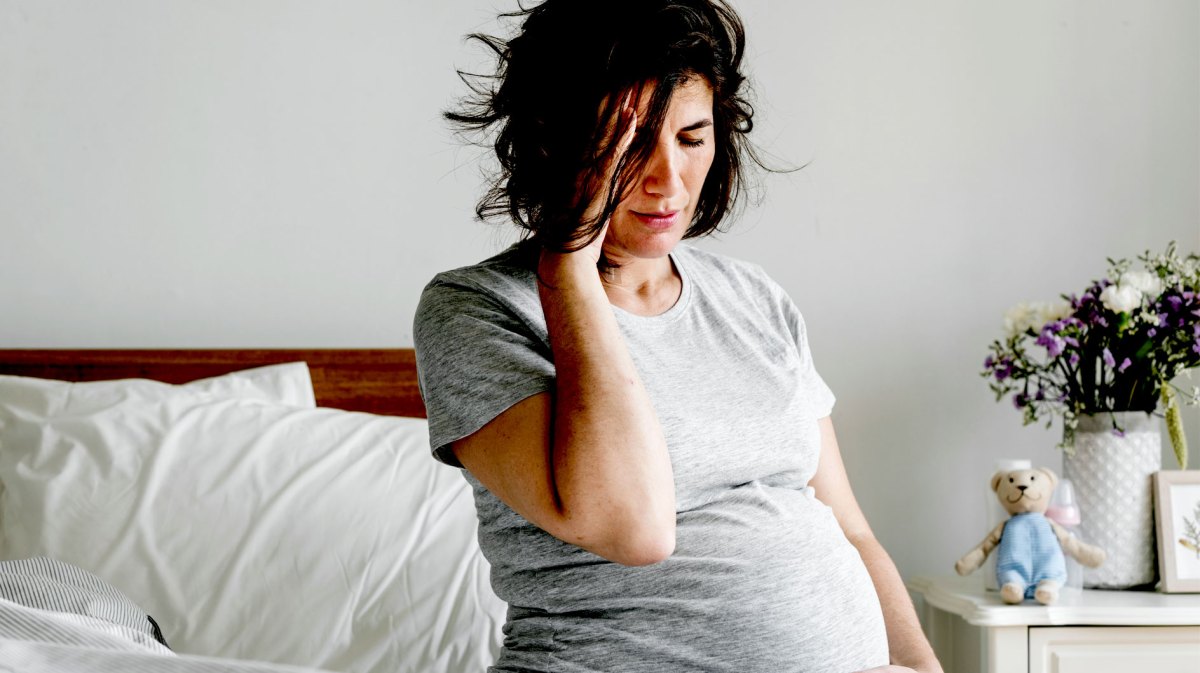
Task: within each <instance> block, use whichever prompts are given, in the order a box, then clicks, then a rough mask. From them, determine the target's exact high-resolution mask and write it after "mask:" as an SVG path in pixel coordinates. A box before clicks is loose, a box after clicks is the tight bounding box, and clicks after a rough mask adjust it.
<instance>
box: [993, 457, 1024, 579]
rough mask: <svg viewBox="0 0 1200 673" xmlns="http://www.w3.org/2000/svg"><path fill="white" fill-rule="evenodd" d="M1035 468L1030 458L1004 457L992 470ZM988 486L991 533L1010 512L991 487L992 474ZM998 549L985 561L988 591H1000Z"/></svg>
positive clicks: (1006, 518)
mask: <svg viewBox="0 0 1200 673" xmlns="http://www.w3.org/2000/svg"><path fill="white" fill-rule="evenodd" d="M1029 469H1033V463H1032V461H1029V460H1019V459H1013V458H1003V459H1000V460H997V461H996V467H995V469H994V470H992V474H996V473H997V472H1011V471H1012V470H1029ZM988 477H989V479H988V482H987V484H988V488H987V513H988V527H987V531H986V533H991V532H992V530H993V529H994V528H996V526H999V525H1000V524H1001V523H1003V522H1005V521H1008V517H1009V513H1008V511H1007V510H1005V509H1004V507H1003V506H1002V505H1001V504H1000V501H999V500H998V499H996V492H995V491H993V490H992V489H991V478H990V477H991V475H988ZM996 551H997V550H995V549H993V550H992V553H991V554H988V557H987V560H986V561H984V563H983V586H984V587H986V588H987V590H988V591H999V590H1000V587H999V585H997V584H996V556H997V554H996Z"/></svg>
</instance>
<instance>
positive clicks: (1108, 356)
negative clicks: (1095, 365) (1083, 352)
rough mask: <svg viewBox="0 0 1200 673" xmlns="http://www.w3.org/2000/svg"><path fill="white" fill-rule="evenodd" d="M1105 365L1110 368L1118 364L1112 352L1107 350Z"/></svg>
mask: <svg viewBox="0 0 1200 673" xmlns="http://www.w3.org/2000/svg"><path fill="white" fill-rule="evenodd" d="M1104 364H1106V365H1108V366H1109V367H1113V366H1116V364H1117V361H1116V359H1115V358H1113V354H1112V351H1110V350H1108V349H1107V348H1105V349H1104Z"/></svg>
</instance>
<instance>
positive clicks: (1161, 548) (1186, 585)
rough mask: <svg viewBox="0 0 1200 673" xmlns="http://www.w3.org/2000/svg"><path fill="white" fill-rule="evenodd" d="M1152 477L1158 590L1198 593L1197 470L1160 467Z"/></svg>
mask: <svg viewBox="0 0 1200 673" xmlns="http://www.w3.org/2000/svg"><path fill="white" fill-rule="evenodd" d="M1153 480H1154V512H1155V523H1156V528H1157V532H1158V573H1159V577H1160V578H1162V582H1161V583H1160V585H1159V590H1160V591H1162V592H1163V593H1200V470H1162V471H1159V472H1155V473H1154V478H1153Z"/></svg>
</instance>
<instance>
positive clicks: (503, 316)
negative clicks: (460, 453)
mask: <svg viewBox="0 0 1200 673" xmlns="http://www.w3.org/2000/svg"><path fill="white" fill-rule="evenodd" d="M533 299H534V300H536V296H535V297H534V298H533ZM537 308H538V309H539V310H540V304H538V306H537ZM413 341H414V346H415V350H416V357H417V382H418V385H419V386H420V389H421V396H422V397H423V398H424V400H425V412H426V415H427V416H428V417H429V441H430V445H431V446H432V447H433V455H434V457H435V458H437V459H438V460H439V461H441V462H443V463H446V464H448V465H452V466H454V467H462V465H461V464H460V463H459V462H458V460H457V459H456V458H455V457H454V453H453V452H452V451H451V449H450V444H451V443H452V442H454V441H455V440H458V439H461V438H463V437H466V436H468V435H470V434H472V433H474V432H475V431H477V430H479V429H480V428H482V427H483V426H484V425H486V424H487V423H488V422H489V421H491V420H492V419H494V418H495V417H496V416H499V415H500V414H501V413H502V412H504V411H505V410H506V409H508V408H509V407H511V406H512V405H514V404H516V403H517V402H520V401H521V400H523V399H525V398H527V397H529V396H531V395H535V394H537V393H540V392H545V391H549V390H552V389H553V385H554V364H553V361H552V359H551V353H550V350H549V347H548V345H546V343H545V341H544V340H543V339H542V338H539V336H538V335H537V333H536V331H535V330H534V329H533V328H532V327H531V326H530V325H529V321H528V320H522V319H521V318H520V317H518V315H517V313H516V312H514V310H513V309H512V307H511V306H509V305H506V304H505V303H503V302H500V301H498V300H496V299H495V298H493V297H491V296H490V295H489V294H487V293H486V292H484V291H482V290H480V289H478V288H474V287H472V286H470V285H469V284H463V283H455V282H451V281H447V280H440V279H438V278H435V279H434V280H433V281H432V282H431V283H430V284H429V285H427V286H426V287H425V290H424V292H422V294H421V301H420V302H419V303H418V305H417V312H416V317H415V319H414V321H413Z"/></svg>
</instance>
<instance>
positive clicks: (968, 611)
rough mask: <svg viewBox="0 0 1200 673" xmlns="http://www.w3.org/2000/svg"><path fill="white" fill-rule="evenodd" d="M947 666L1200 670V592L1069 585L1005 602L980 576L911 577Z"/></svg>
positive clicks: (989, 672)
mask: <svg viewBox="0 0 1200 673" xmlns="http://www.w3.org/2000/svg"><path fill="white" fill-rule="evenodd" d="M907 585H908V590H909V591H910V592H911V593H912V594H913V596H914V600H915V602H916V603H917V608H918V613H919V614H920V617H921V626H922V627H924V629H925V633H926V635H927V636H928V637H929V641H930V643H931V644H932V645H933V649H934V651H935V652H936V653H937V656H938V660H939V661H941V662H942V667H943V668H944V669H945V670H946V673H1085V672H1086V673H1109V672H1113V673H1115V672H1117V671H1120V672H1121V673H1131V672H1132V673H1200V594H1160V593H1155V592H1148V591H1095V590H1084V591H1075V592H1068V591H1064V592H1063V594H1062V595H1061V597H1060V599H1059V602H1058V603H1055V604H1054V605H1050V606H1045V605H1040V604H1038V603H1036V602H1034V601H1032V600H1027V601H1025V603H1023V604H1021V605H1006V604H1005V603H1004V601H1002V600H1000V594H999V593H998V592H994V591H986V590H985V589H984V587H983V580H982V579H981V577H980V576H978V575H974V576H970V577H954V576H951V577H934V578H929V577H916V578H913V579H912V580H910V581H909V582H908V583H907Z"/></svg>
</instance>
